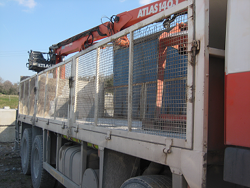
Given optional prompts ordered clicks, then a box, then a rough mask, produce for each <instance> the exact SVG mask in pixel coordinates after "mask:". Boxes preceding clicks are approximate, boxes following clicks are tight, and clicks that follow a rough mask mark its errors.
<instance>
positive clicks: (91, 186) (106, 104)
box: [16, 0, 250, 188]
mask: <svg viewBox="0 0 250 188" xmlns="http://www.w3.org/2000/svg"><path fill="white" fill-rule="evenodd" d="M249 10H250V1H249V0H240V1H239V0H220V1H216V0H203V1H201V0H160V1H156V2H153V3H151V4H148V5H145V6H143V7H139V8H137V9H134V10H132V11H128V12H124V13H121V14H119V15H116V16H112V17H111V19H110V21H109V22H106V23H104V24H101V25H100V26H98V27H95V28H93V29H91V30H88V31H85V32H83V33H81V34H79V35H76V36H74V37H71V38H69V39H67V40H65V41H63V42H61V43H58V44H56V45H52V46H51V47H50V52H49V53H48V55H49V59H47V60H46V59H45V60H42V59H43V58H42V57H41V56H40V55H41V54H42V53H41V54H39V52H36V51H35V52H33V51H32V52H30V61H29V62H30V65H31V66H29V68H31V69H33V70H35V71H37V72H38V73H37V74H36V75H34V76H31V77H29V78H27V79H25V80H23V81H21V82H20V88H19V108H18V115H17V121H16V122H17V123H16V147H18V146H19V144H20V155H21V164H22V171H23V173H24V174H27V175H29V174H31V179H32V184H33V187H34V188H42V187H54V185H55V184H57V185H58V186H65V187H69V188H71V187H72V188H135V187H139V188H160V187H161V188H163V187H164V188H165V187H166V188H205V187H207V188H222V187H229V188H239V187H250V178H249V177H250V160H249V159H250V157H249V156H250V136H249V133H250V97H249V96H250V84H249V80H250V55H249V54H250V53H249V52H250V46H249V44H250V29H249V28H250V22H249V18H250V12H249ZM61 32H63V30H62V31H61ZM77 51H78V53H76V54H75V55H73V56H72V57H69V58H68V59H64V56H67V55H68V54H70V53H73V52H77ZM34 54H35V55H36V57H38V58H34ZM40 57H41V58H40ZM36 59H39V61H38V60H37V62H38V63H40V64H42V63H44V64H46V65H48V66H40V68H44V69H43V70H41V69H40V68H37V67H36V65H38V64H35V63H36V62H35V61H36ZM32 63H34V64H32ZM33 65H34V66H33ZM50 65H51V66H50ZM32 66H33V68H32ZM45 68H46V69H45Z"/></svg>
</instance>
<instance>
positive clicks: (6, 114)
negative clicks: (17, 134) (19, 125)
mask: <svg viewBox="0 0 250 188" xmlns="http://www.w3.org/2000/svg"><path fill="white" fill-rule="evenodd" d="M15 120H16V109H0V126H3V125H4V126H5V125H15Z"/></svg>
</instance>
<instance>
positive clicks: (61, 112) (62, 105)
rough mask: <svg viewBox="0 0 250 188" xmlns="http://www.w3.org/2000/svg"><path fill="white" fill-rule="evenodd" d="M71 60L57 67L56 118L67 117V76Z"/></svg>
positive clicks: (68, 91)
mask: <svg viewBox="0 0 250 188" xmlns="http://www.w3.org/2000/svg"><path fill="white" fill-rule="evenodd" d="M71 64H72V63H71V62H69V63H67V64H65V65H62V66H60V67H59V73H58V74H59V81H58V92H57V102H56V113H55V117H56V119H67V118H68V109H69V93H70V88H69V78H70V77H71Z"/></svg>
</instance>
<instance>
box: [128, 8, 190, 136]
mask: <svg viewBox="0 0 250 188" xmlns="http://www.w3.org/2000/svg"><path fill="white" fill-rule="evenodd" d="M186 22H187V15H186V14H183V13H182V14H179V15H178V14H177V15H176V18H175V20H174V21H173V22H172V23H171V24H170V28H168V29H165V28H164V27H163V26H162V25H158V24H152V25H149V26H146V27H145V28H142V29H140V30H138V31H135V32H134V38H135V41H134V43H135V45H134V64H133V105H132V108H133V113H132V118H133V119H134V120H136V119H139V120H141V123H140V124H137V125H134V126H133V125H132V126H133V128H132V131H136V132H142V133H147V134H154V135H161V136H168V137H174V138H181V139H185V137H186V136H185V135H186V79H187V58H188V57H187V51H186V50H187V49H186V46H187V30H188V28H187V23H186Z"/></svg>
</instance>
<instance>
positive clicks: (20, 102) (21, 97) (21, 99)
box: [18, 82, 24, 114]
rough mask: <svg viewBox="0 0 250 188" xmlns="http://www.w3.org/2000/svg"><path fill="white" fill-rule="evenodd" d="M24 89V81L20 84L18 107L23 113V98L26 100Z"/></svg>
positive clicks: (20, 112) (19, 111)
mask: <svg viewBox="0 0 250 188" xmlns="http://www.w3.org/2000/svg"><path fill="white" fill-rule="evenodd" d="M23 91H24V83H23V82H22V83H21V84H20V91H19V107H18V113H19V114H23V100H24V96H23Z"/></svg>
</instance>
